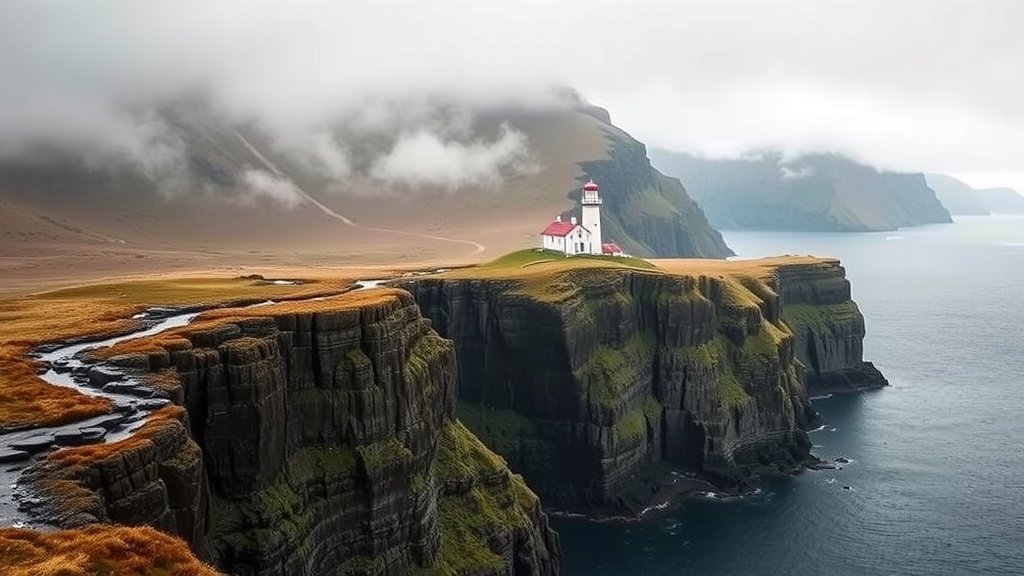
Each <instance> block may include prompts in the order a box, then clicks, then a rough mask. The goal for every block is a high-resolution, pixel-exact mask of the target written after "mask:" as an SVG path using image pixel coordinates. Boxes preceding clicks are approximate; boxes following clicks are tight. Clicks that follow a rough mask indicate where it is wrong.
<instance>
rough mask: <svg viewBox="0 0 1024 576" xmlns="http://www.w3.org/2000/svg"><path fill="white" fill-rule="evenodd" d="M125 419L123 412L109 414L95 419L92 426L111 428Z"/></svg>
mask: <svg viewBox="0 0 1024 576" xmlns="http://www.w3.org/2000/svg"><path fill="white" fill-rule="evenodd" d="M133 411H134V410H133ZM125 420H127V416H125V415H123V414H111V415H110V416H104V417H102V418H99V419H97V420H96V421H95V422H93V426H94V427H97V428H104V429H106V430H113V429H114V428H117V427H118V426H120V425H121V424H122V423H123V422H124V421H125Z"/></svg>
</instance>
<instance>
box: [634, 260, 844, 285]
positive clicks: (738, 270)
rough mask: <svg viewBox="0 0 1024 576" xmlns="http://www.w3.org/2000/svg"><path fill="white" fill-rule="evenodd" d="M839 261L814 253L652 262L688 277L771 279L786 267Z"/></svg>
mask: <svg viewBox="0 0 1024 576" xmlns="http://www.w3.org/2000/svg"><path fill="white" fill-rule="evenodd" d="M835 262H836V260H834V259H831V258H817V257H814V256H773V257H771V258H757V259H751V260H704V259H698V258H666V259H659V260H651V263H652V264H654V265H655V266H657V267H658V268H660V269H661V270H664V271H665V272H668V273H670V274H679V275H686V276H732V277H736V278H739V277H751V278H757V279H759V280H767V279H769V278H770V277H771V275H772V274H774V273H775V271H776V270H778V269H779V268H780V267H782V266H794V265H798V266H831V265H833V264H834V263H835Z"/></svg>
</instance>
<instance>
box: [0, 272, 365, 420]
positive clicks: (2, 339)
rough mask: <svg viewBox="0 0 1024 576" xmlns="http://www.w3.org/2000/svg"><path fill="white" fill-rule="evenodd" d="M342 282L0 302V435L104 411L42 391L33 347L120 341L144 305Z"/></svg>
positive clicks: (185, 281)
mask: <svg viewBox="0 0 1024 576" xmlns="http://www.w3.org/2000/svg"><path fill="white" fill-rule="evenodd" d="M350 285H351V280H350V279H337V280H328V279H319V280H314V281H308V282H306V283H303V284H295V285H275V284H269V283H266V282H262V281H259V280H253V279H242V278H216V277H204V278H175V279H166V280H137V281H126V282H117V283H108V284H92V285H87V286H79V287H74V288H66V289H62V290H55V291H52V292H44V293H40V294H34V295H31V296H25V297H22V298H18V299H14V300H3V301H0V428H6V427H24V426H43V425H58V424H64V423H68V422H74V421H77V420H80V419H84V418H88V417H91V416H97V415H100V414H104V413H106V412H108V411H109V410H110V404H109V402H107V401H106V400H104V399H102V398H96V397H91V396H84V395H82V394H79V393H78V392H76V391H75V390H73V389H71V388H62V387H57V386H52V385H50V384H47V383H46V382H44V381H43V380H42V379H40V378H39V377H38V376H37V375H36V374H35V371H36V367H37V366H36V364H35V363H34V362H33V361H32V360H31V359H29V358H28V357H27V356H28V354H29V352H30V351H31V350H32V349H33V348H34V347H36V346H39V345H41V344H45V343H49V342H56V341H61V340H70V339H73V338H81V337H97V338H99V337H104V336H112V335H116V334H122V333H124V332H126V331H129V330H131V329H133V328H135V327H136V326H137V322H136V321H134V320H132V319H131V317H132V315H134V314H136V313H138V312H141V311H143V310H145V309H146V308H149V307H152V306H217V305H222V304H224V303H228V302H240V301H253V300H262V299H284V298H311V297H315V296H320V295H329V294H337V293H339V292H342V291H344V290H346V289H347V288H348V287H349V286H350Z"/></svg>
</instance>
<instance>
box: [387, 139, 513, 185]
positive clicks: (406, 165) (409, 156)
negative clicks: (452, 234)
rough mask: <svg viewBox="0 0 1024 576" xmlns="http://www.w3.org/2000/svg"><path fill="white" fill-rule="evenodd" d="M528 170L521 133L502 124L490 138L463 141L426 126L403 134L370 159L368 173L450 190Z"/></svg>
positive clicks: (392, 180) (389, 180) (393, 182)
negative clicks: (445, 136)
mask: <svg viewBox="0 0 1024 576" xmlns="http://www.w3.org/2000/svg"><path fill="white" fill-rule="evenodd" d="M530 169H531V166H530V157H529V149H528V147H527V140H526V136H525V135H523V134H522V133H521V132H518V131H516V130H513V129H512V128H511V127H509V126H508V125H507V124H503V125H502V126H501V128H500V130H499V136H498V137H497V138H496V139H495V140H493V141H486V140H483V139H476V140H472V141H470V142H466V143H463V142H458V141H456V140H449V139H445V138H444V137H443V136H439V135H438V134H435V133H433V132H430V131H427V130H419V131H417V132H414V133H410V134H404V135H402V136H401V137H400V138H399V139H398V140H397V142H395V145H394V147H393V148H392V149H391V151H390V152H389V153H388V154H386V155H385V156H383V157H381V158H379V159H378V160H377V161H376V162H375V163H374V165H373V167H372V169H371V172H370V176H371V178H373V179H374V180H377V181H380V182H383V183H386V184H390V185H398V186H404V187H408V188H415V187H420V186H426V187H435V188H445V189H448V190H453V189H456V188H460V187H464V186H474V185H495V184H498V183H500V182H501V180H502V179H503V178H504V177H507V176H509V175H516V174H520V173H523V172H526V171H528V170H530Z"/></svg>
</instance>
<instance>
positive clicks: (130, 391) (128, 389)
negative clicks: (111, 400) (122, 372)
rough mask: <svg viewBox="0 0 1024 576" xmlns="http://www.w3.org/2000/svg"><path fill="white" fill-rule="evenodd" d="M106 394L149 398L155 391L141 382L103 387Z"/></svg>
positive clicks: (112, 383) (113, 383) (111, 383)
mask: <svg viewBox="0 0 1024 576" xmlns="http://www.w3.org/2000/svg"><path fill="white" fill-rule="evenodd" d="M103 391H104V392H109V393H111V394H124V395H126V396H138V397H141V398H148V397H150V396H152V395H153V389H152V388H151V387H149V386H147V385H146V384H142V383H139V382H132V381H128V382H110V383H109V384H105V385H104V386H103Z"/></svg>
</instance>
